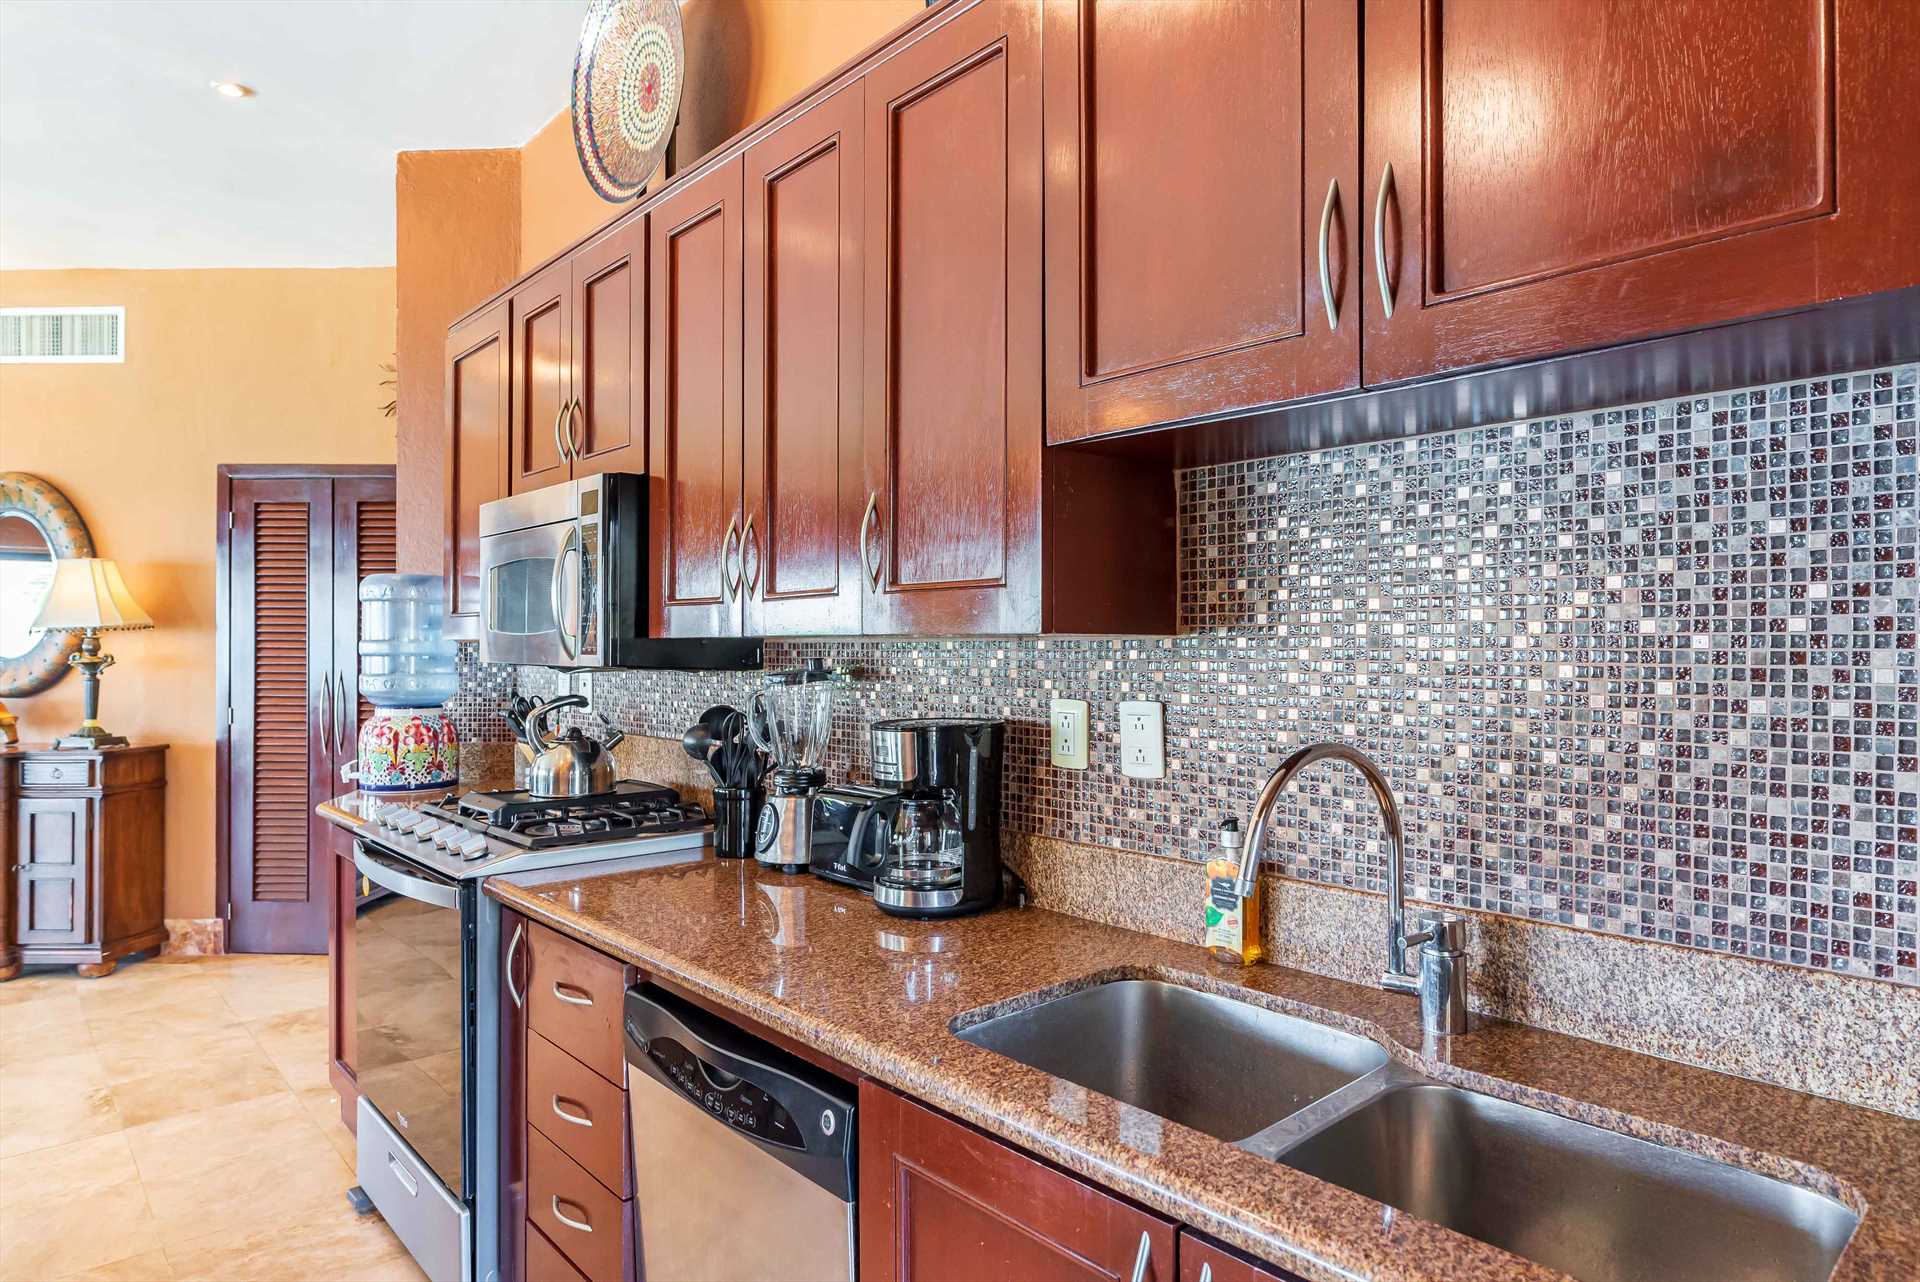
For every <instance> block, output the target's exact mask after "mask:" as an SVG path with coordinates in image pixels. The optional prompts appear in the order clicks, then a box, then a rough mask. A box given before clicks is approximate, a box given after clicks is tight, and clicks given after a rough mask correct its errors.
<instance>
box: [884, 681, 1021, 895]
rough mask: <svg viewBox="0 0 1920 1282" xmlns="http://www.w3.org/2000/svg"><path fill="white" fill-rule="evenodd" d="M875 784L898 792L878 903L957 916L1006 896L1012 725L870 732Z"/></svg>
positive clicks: (901, 724)
mask: <svg viewBox="0 0 1920 1282" xmlns="http://www.w3.org/2000/svg"><path fill="white" fill-rule="evenodd" d="M870 739H871V746H872V750H873V781H874V783H875V784H876V785H877V786H878V787H880V788H883V789H886V790H888V791H890V792H892V793H893V794H894V800H893V803H892V804H891V805H890V806H889V807H887V809H888V810H890V811H891V833H890V834H889V838H888V841H887V843H886V855H885V860H884V862H883V863H882V864H881V867H880V871H879V873H878V874H877V875H876V876H875V877H874V879H873V902H874V903H876V904H878V905H880V907H881V908H882V909H883V910H885V911H886V912H889V913H892V914H893V915H894V916H896V917H958V916H960V915H961V914H963V913H972V912H979V911H980V910H981V909H983V908H991V907H992V906H993V904H994V903H995V902H996V901H997V900H998V899H999V897H1000V754H1001V748H1002V746H1003V744H1004V742H1005V739H1006V723H1005V722H1002V721H985V720H977V719H971V718H943V717H908V718H901V719H898V720H892V721H876V722H874V723H873V726H872V729H871V731H870Z"/></svg>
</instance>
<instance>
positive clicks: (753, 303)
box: [741, 81, 866, 636]
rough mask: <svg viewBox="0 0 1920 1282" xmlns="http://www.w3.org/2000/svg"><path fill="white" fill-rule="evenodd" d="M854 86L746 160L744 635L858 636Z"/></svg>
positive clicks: (861, 490) (860, 496)
mask: <svg viewBox="0 0 1920 1282" xmlns="http://www.w3.org/2000/svg"><path fill="white" fill-rule="evenodd" d="M860 95H861V85H860V83H859V82H857V81H856V82H855V83H853V84H851V85H848V86H847V87H846V88H844V89H842V90H840V91H839V92H838V93H836V94H834V95H833V96H832V97H831V98H828V99H827V100H825V101H824V102H821V103H818V104H817V105H815V106H813V107H810V108H808V109H807V111H806V113H805V114H803V115H802V116H800V117H799V118H798V119H797V120H795V121H793V122H792V123H791V124H788V125H785V126H783V127H782V128H781V129H779V130H777V131H776V132H774V133H773V134H770V135H769V136H768V137H766V138H765V139H763V140H762V141H760V142H758V143H755V144H754V145H753V147H751V148H750V149H749V150H748V151H747V156H746V204H745V209H746V228H745V236H746V282H745V284H746V340H745V383H746V386H745V399H746V404H745V419H746V460H745V466H746V478H745V479H746V513H747V518H746V524H745V525H744V526H743V527H742V533H741V545H742V549H741V573H742V578H743V588H744V594H745V598H746V600H745V611H746V631H747V634H748V635H749V636H795V635H803V636H808V635H810V636H818V635H821V634H823V633H848V632H858V631H859V630H860V598H861V587H860V517H861V513H862V511H863V510H864V505H865V502H866V488H865V486H864V485H862V483H861V482H862V480H863V476H862V468H863V466H864V464H863V462H862V458H861V452H860V442H861V433H860V412H861V407H860V327H861V325H862V323H863V322H864V320H865V317H864V316H863V315H862V312H861V271H862V263H861V257H860V255H861V252H862V245H861V238H860V229H861V215H862V209H861V204H860V201H861V183H862V181H863V180H864V178H865V172H864V170H863V168H862V165H861V156H862V151H863V149H862V146H861V143H862V137H861V129H862V127H863V125H862V121H861V118H860V102H861V96H860Z"/></svg>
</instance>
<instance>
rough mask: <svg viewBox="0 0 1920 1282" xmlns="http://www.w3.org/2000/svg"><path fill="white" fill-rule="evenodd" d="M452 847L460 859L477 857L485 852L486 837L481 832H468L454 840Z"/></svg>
mask: <svg viewBox="0 0 1920 1282" xmlns="http://www.w3.org/2000/svg"><path fill="white" fill-rule="evenodd" d="M452 849H453V851H454V852H455V853H456V854H458V855H459V856H460V857H461V858H462V859H478V858H480V857H481V856H482V855H484V854H486V853H487V839H486V836H485V835H484V834H482V833H477V832H470V833H468V834H467V835H466V836H464V837H462V838H460V840H458V841H456V842H454V843H453V847H452Z"/></svg>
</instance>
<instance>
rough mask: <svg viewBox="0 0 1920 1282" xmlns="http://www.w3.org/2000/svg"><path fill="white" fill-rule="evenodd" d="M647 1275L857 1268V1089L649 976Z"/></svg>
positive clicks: (642, 1126)
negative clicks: (656, 983) (663, 987)
mask: <svg viewBox="0 0 1920 1282" xmlns="http://www.w3.org/2000/svg"><path fill="white" fill-rule="evenodd" d="M626 1034H627V1038H626V1041H627V1107H628V1109H629V1110H630V1111H631V1113H632V1118H633V1180H634V1190H633V1206H634V1212H635V1215H636V1216H637V1217H638V1219H639V1230H640V1251H641V1257H642V1260H643V1262H644V1266H645V1269H644V1272H643V1273H642V1276H643V1277H647V1278H666V1279H672V1282H788V1280H789V1279H790V1280H791V1282H825V1280H826V1279H830V1278H847V1279H849V1282H851V1279H852V1278H853V1276H854V1259H855V1253H854V1252H855V1243H854V1217H853V1206H854V1189H855V1187H856V1186H855V1184H854V1152H855V1149H854V1142H853V1120H854V1116H853V1106H854V1090H853V1087H852V1086H850V1085H848V1084H847V1083H845V1082H842V1081H840V1080H839V1079H838V1078H836V1077H834V1076H832V1075H831V1074H829V1073H825V1072H822V1071H821V1070H820V1069H817V1068H815V1067H814V1066H813V1065H811V1064H809V1063H807V1062H806V1061H805V1060H802V1059H800V1058H799V1057H797V1056H795V1055H792V1054H790V1053H788V1052H787V1051H784V1050H781V1049H780V1048H779V1047H777V1046H774V1045H772V1044H771V1043H768V1042H765V1041H763V1040H761V1039H760V1038H758V1037H754V1036H751V1035H750V1034H747V1033H743V1032H741V1031H740V1030H739V1029H738V1028H735V1027H734V1026H733V1025H732V1024H729V1023H727V1022H726V1021H725V1020H722V1019H720V1018H718V1017H716V1016H714V1015H711V1014H709V1013H707V1012H706V1011H704V1010H701V1009H700V1008H699V1007H697V1006H695V1005H693V1004H692V1003H691V1002H687V1001H682V1000H681V999H679V998H677V997H675V996H674V995H673V994H671V993H668V992H664V991H662V990H661V989H659V988H655V987H653V986H652V985H650V984H641V985H638V986H637V987H634V988H630V989H628V990H627V1005H626Z"/></svg>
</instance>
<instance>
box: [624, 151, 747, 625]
mask: <svg viewBox="0 0 1920 1282" xmlns="http://www.w3.org/2000/svg"><path fill="white" fill-rule="evenodd" d="M741 173H742V166H741V159H740V157H739V156H734V157H733V158H732V159H730V160H727V161H725V162H723V163H721V164H719V165H716V166H715V167H714V168H713V169H711V170H708V171H707V172H706V173H704V174H701V175H700V176H698V177H696V178H693V179H691V180H690V181H688V182H687V183H686V184H685V185H684V186H681V187H679V188H677V189H676V190H675V191H674V192H673V194H672V195H669V196H667V197H666V198H664V199H663V200H661V202H660V203H659V204H658V205H655V206H654V207H653V209H652V211H651V214H650V216H649V219H648V222H649V224H650V231H649V233H648V243H649V251H648V253H649V257H650V259H651V261H652V280H651V281H650V282H649V298H650V301H649V311H650V314H651V318H652V319H651V326H652V338H651V341H650V343H649V358H650V362H651V370H652V390H651V397H652V410H651V413H650V415H649V417H648V456H647V457H648V464H649V466H648V476H647V480H648V520H647V524H648V539H649V542H650V544H651V553H652V564H653V573H654V579H655V586H654V588H653V594H652V596H653V600H652V609H653V618H652V632H653V635H655V636H663V637H727V636H738V635H740V588H741V571H740V555H741V552H740V527H741V524H742V522H743V520H744V517H743V515H742V512H741V508H742V506H743V503H742V495H741V467H740V453H741V437H740V433H741V423H740V396H741V388H740V359H741V357H740V340H741V328H740V303H741V298H740V268H741V254H742V245H741V239H740V215H741V208H740V207H741V199H742V197H741Z"/></svg>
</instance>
